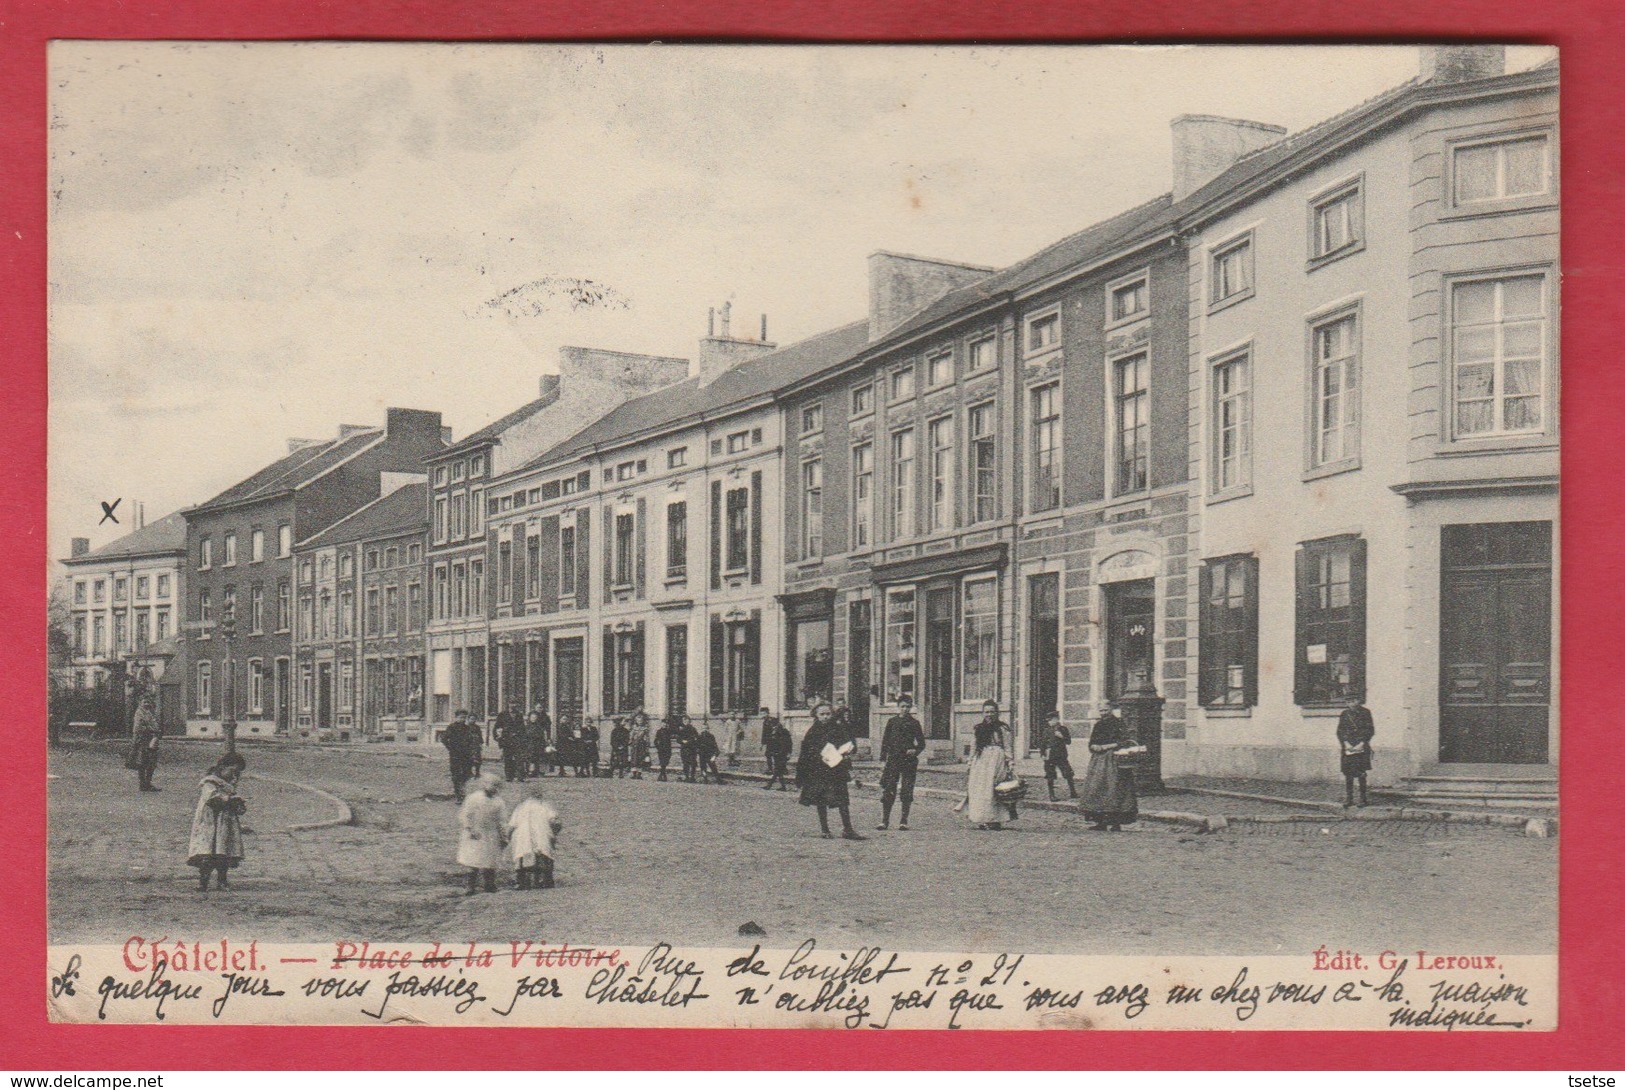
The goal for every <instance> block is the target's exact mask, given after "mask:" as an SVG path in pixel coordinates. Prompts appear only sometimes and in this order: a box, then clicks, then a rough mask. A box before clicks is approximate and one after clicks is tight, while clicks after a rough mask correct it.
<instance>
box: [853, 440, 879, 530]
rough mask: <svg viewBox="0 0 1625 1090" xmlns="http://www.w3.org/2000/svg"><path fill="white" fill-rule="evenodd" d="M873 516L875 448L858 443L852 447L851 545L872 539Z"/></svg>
mask: <svg viewBox="0 0 1625 1090" xmlns="http://www.w3.org/2000/svg"><path fill="white" fill-rule="evenodd" d="M874 517H875V448H874V444H872V443H860V444H859V445H857V446H855V447H853V448H852V545H853V547H855V548H861V547H863V546H866V545H868V544H870V542H871V540H872V530H871V526H872V524H873V523H874Z"/></svg>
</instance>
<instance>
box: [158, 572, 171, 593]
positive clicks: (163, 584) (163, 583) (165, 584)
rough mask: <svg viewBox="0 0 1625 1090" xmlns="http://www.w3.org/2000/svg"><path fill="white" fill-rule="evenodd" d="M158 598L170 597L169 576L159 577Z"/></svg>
mask: <svg viewBox="0 0 1625 1090" xmlns="http://www.w3.org/2000/svg"><path fill="white" fill-rule="evenodd" d="M158 597H160V598H168V597H169V576H167V575H160V576H159V577H158Z"/></svg>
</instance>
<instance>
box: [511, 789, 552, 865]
mask: <svg viewBox="0 0 1625 1090" xmlns="http://www.w3.org/2000/svg"><path fill="white" fill-rule="evenodd" d="M562 828H564V823H563V822H562V821H560V820H559V812H558V811H557V810H555V809H553V807H552V805H551V804H550V803H547V802H544V801H543V799H542V788H541V785H540V784H538V785H537V786H535V787H533V788H532V789H531V792H530V794H529V795H528V796H526V798H525V799H524V801H522V802H521V803H520V804H519V805H518V806H515V807H514V809H513V814H512V815H510V816H509V818H508V855H509V857H510V858H511V859H512V860H513V865H514V869H515V872H516V876H517V880H518V883H519V888H520V889H552V888H553V847H554V845H555V844H556V843H557V841H558V835H559V830H560V829H562Z"/></svg>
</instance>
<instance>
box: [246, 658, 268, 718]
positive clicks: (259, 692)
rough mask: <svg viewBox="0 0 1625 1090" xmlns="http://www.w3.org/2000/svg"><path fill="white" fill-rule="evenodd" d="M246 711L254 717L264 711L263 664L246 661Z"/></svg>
mask: <svg viewBox="0 0 1625 1090" xmlns="http://www.w3.org/2000/svg"><path fill="white" fill-rule="evenodd" d="M248 710H249V711H250V712H252V713H253V714H255V715H258V714H260V713H261V712H263V711H264V710H265V663H264V662H262V661H261V660H259V659H249V660H248Z"/></svg>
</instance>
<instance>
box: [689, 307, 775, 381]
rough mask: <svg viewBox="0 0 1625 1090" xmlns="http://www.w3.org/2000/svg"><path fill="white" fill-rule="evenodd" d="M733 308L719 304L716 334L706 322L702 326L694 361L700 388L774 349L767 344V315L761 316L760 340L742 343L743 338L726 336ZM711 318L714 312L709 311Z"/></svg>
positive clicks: (728, 333) (772, 345)
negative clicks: (702, 329) (719, 330)
mask: <svg viewBox="0 0 1625 1090" xmlns="http://www.w3.org/2000/svg"><path fill="white" fill-rule="evenodd" d="M732 312H733V304H732V303H723V304H722V330H721V332H720V333H719V332H718V331H717V330H716V328H715V326H714V325H713V324H712V323H711V322H710V321H709V320H708V321H707V322H706V331H705V336H704V337H701V338H700V351H699V357H698V359H697V361H696V362H697V364H698V371H697V375H698V377H699V380H700V385H702V386H709V385H711V383H713V382H715V381H716V380H717V379H719V378H721V377H722V376H723V375H725V374H727V373H728V371H730V370H732V369H733V368H734V367H737V366H738V365H739V364H741V363H744V362H745V361H746V360H753V359H755V358H757V357H758V356H765V355H767V354H768V353H769V352H771V351H773V349H775V348H777V347H778V346H777V345H775V344H770V343H768V339H767V315H765V314H764V315H762V339H761V340H759V341H751V340H746V339H745V338H743V337H740V338H737V339H736V338H734V337H733V336H731V335H730V333H731V328H732V324H733V322H732V319H733V314H732ZM712 313H713V314H715V308H712Z"/></svg>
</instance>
